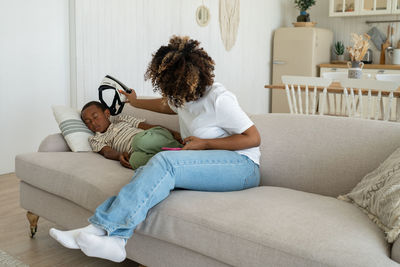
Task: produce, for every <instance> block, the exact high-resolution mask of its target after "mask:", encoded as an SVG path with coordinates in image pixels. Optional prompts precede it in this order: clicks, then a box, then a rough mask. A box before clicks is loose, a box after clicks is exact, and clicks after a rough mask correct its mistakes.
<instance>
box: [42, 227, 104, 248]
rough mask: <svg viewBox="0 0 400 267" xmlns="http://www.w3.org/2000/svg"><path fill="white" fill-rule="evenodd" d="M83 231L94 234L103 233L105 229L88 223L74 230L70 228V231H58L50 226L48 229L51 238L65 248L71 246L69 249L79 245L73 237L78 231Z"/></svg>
mask: <svg viewBox="0 0 400 267" xmlns="http://www.w3.org/2000/svg"><path fill="white" fill-rule="evenodd" d="M81 232H85V233H90V234H94V235H105V234H106V231H105V230H103V229H101V228H99V227H96V226H94V225H93V224H89V225H88V226H86V227H83V228H78V229H75V230H70V231H60V230H57V229H54V228H51V229H50V231H49V234H50V236H51V237H52V238H54V239H55V240H57V241H58V243H60V244H61V245H63V246H64V247H66V248H71V249H78V248H79V246H78V244H77V243H76V241H75V239H76V237H77V236H78V234H79V233H81Z"/></svg>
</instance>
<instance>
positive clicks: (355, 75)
mask: <svg viewBox="0 0 400 267" xmlns="http://www.w3.org/2000/svg"><path fill="white" fill-rule="evenodd" d="M347 67H348V76H347V77H348V78H349V79H361V77H362V68H363V67H364V63H363V62H361V61H349V62H347Z"/></svg>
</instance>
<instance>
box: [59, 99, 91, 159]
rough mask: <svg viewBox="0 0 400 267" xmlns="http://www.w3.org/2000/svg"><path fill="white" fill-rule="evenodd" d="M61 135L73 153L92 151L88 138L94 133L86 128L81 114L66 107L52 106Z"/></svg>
mask: <svg viewBox="0 0 400 267" xmlns="http://www.w3.org/2000/svg"><path fill="white" fill-rule="evenodd" d="M52 109H53V114H54V117H55V119H56V121H57V123H58V126H59V127H60V130H61V133H62V135H63V136H64V138H65V141H67V144H68V146H69V148H70V149H71V150H72V151H73V152H80V151H92V148H91V147H90V144H89V140H88V138H89V137H90V136H92V135H93V132H92V131H90V130H89V128H88V127H86V125H85V123H84V122H83V121H82V119H81V116H80V113H79V112H78V111H77V110H75V109H72V108H70V107H66V106H52Z"/></svg>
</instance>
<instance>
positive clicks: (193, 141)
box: [182, 136, 207, 150]
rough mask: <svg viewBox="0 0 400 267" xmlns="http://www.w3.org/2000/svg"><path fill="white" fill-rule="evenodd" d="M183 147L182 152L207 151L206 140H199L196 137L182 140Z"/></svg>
mask: <svg viewBox="0 0 400 267" xmlns="http://www.w3.org/2000/svg"><path fill="white" fill-rule="evenodd" d="M183 143H184V144H185V146H184V147H183V148H182V150H205V149H207V140H206V139H200V138H198V137H196V136H189V137H186V138H185V140H183Z"/></svg>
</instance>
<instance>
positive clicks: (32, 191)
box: [16, 107, 400, 267]
mask: <svg viewBox="0 0 400 267" xmlns="http://www.w3.org/2000/svg"><path fill="white" fill-rule="evenodd" d="M124 113H129V114H134V115H135V116H137V117H144V118H146V119H147V122H148V123H152V124H160V125H164V126H167V127H169V128H173V129H178V120H177V117H176V116H172V115H159V114H154V113H152V112H149V111H144V110H138V109H134V108H132V107H126V108H125V110H124ZM252 119H253V121H254V122H255V124H256V126H257V128H258V129H259V131H260V133H261V136H262V145H261V152H262V156H261V165H260V170H261V176H262V181H261V186H259V187H257V188H252V189H248V190H244V191H237V192H228V193H212V192H197V191H186V190H175V191H173V192H172V193H171V195H170V196H169V197H168V198H167V199H166V200H165V201H163V202H162V203H160V204H158V205H157V206H155V207H154V208H153V209H151V210H150V211H149V213H148V216H147V219H146V221H145V222H143V223H142V224H140V225H139V226H138V228H137V229H136V231H135V234H134V236H133V238H131V239H130V240H129V241H128V244H127V254H128V258H130V259H132V260H134V261H137V262H139V263H141V264H143V265H147V266H174V267H176V266H184V267H187V266H190V267H195V266H199V267H200V266H232V265H233V266H246V267H250V266H328V265H329V266H362V267H365V266H374V267H375V266H399V265H398V264H397V263H396V262H395V261H398V262H400V241H399V240H397V242H396V243H395V244H394V245H393V246H391V245H389V244H388V243H387V242H386V241H385V238H384V233H383V232H382V231H381V230H380V229H379V228H378V227H377V226H376V225H375V224H374V223H373V222H372V221H371V220H370V219H368V217H367V216H366V215H365V214H364V213H363V212H362V211H360V210H359V209H358V208H356V207H355V206H354V205H352V204H349V203H346V202H343V201H339V200H337V199H336V197H337V196H338V195H339V194H345V193H347V192H349V191H350V190H351V189H352V188H353V187H354V186H355V185H356V184H357V183H358V181H360V179H361V178H362V177H363V176H364V175H365V174H367V173H368V172H370V171H372V170H373V169H375V168H376V167H377V166H378V165H379V164H380V163H381V162H382V161H383V160H384V159H385V158H386V157H388V156H389V155H390V154H391V153H392V152H393V151H394V150H395V149H396V148H397V147H398V146H399V145H400V124H399V123H388V122H381V121H367V120H360V119H350V118H339V117H328V116H300V115H299V116H295V115H285V114H269V115H255V116H252ZM39 151H40V152H35V153H30V154H23V155H18V156H17V157H16V174H17V176H18V177H19V178H20V179H21V188H20V190H21V206H22V207H23V208H25V209H26V210H28V211H31V212H32V213H34V214H37V215H39V216H42V217H44V218H46V219H48V220H50V221H53V222H55V223H57V224H59V225H61V226H63V227H65V229H70V228H75V227H80V226H84V225H87V218H88V217H89V216H91V215H92V214H93V211H94V210H95V208H96V207H97V205H99V204H100V203H102V202H103V201H104V200H105V199H106V198H108V197H109V196H111V195H115V194H117V193H118V191H119V189H120V188H121V187H122V186H123V185H124V184H126V183H127V182H128V181H129V180H130V179H131V177H132V174H133V171H131V170H129V169H126V168H123V167H121V166H120V164H119V163H118V162H117V161H112V160H107V159H104V158H103V157H102V156H101V155H98V154H96V153H73V152H68V147H67V145H66V143H65V142H64V139H63V138H62V136H61V134H55V135H50V136H49V137H47V138H46V139H45V140H44V141H43V142H42V144H41V145H40V148H39ZM38 231H40V222H39V229H38Z"/></svg>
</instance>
